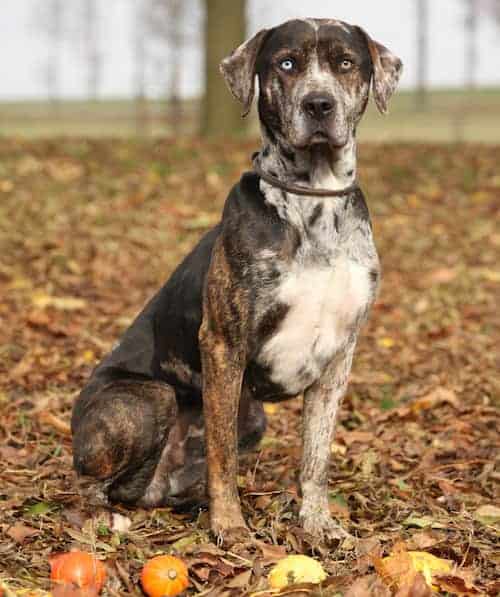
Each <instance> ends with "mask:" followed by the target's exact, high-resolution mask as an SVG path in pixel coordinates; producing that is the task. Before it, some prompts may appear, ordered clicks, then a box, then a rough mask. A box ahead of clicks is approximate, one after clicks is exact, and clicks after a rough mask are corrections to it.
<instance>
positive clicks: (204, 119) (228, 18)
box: [201, 0, 246, 136]
mask: <svg viewBox="0 0 500 597" xmlns="http://www.w3.org/2000/svg"><path fill="white" fill-rule="evenodd" d="M205 9H206V14H205V19H206V20H205V96H204V99H203V106H202V113H201V133H202V134H203V135H205V136H211V135H234V134H237V133H241V132H243V131H244V130H245V127H246V121H245V120H243V118H242V117H241V112H242V107H241V106H240V105H239V104H238V102H236V101H235V100H234V99H233V97H232V96H231V94H230V93H229V91H228V89H227V87H226V86H225V84H224V81H223V80H222V76H221V74H220V72H219V63H220V61H221V60H222V58H224V57H225V56H227V55H228V54H230V53H231V52H232V50H234V48H236V47H237V46H238V45H239V44H241V42H242V41H243V40H244V39H245V34H246V18H245V14H246V0H231V2H227V0H205Z"/></svg>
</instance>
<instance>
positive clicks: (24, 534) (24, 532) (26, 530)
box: [6, 522, 40, 543]
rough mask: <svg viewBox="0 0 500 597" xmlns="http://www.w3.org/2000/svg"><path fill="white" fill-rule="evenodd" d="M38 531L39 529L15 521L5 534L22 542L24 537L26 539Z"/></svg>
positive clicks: (17, 541)
mask: <svg viewBox="0 0 500 597" xmlns="http://www.w3.org/2000/svg"><path fill="white" fill-rule="evenodd" d="M39 533H40V530H39V529H34V528H33V527H29V526H26V525H25V524H23V523H22V522H17V523H16V524H15V525H14V526H12V527H10V529H9V530H8V531H7V532H6V534H7V535H8V536H9V537H10V538H11V539H14V541H15V542H16V543H24V541H25V539H28V538H29V537H34V536H35V535H38V534H39Z"/></svg>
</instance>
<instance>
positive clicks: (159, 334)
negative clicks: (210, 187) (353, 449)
mask: <svg viewBox="0 0 500 597" xmlns="http://www.w3.org/2000/svg"><path fill="white" fill-rule="evenodd" d="M401 70H402V63H401V60H400V59H399V58H398V57H396V56H395V55H394V54H393V53H392V52H390V51H389V50H388V49H387V48H386V47H384V46H383V45H381V44H379V43H377V42H376V41H374V40H372V39H371V38H370V36H369V35H368V34H367V33H366V32H365V31H364V30H363V29H361V28H360V27H357V26H353V25H349V24H347V23H344V22H341V21H337V20H330V19H304V20H292V21H288V22H286V23H284V24H281V25H279V26H277V27H273V28H272V29H264V30H262V31H259V32H258V33H257V34H256V35H254V36H253V37H252V38H251V39H249V40H248V41H246V42H245V43H243V44H242V45H240V46H239V47H238V48H237V49H236V50H234V52H233V53H232V54H231V55H230V56H228V57H227V58H225V59H224V60H223V61H222V63H221V71H222V74H223V76H224V78H225V80H226V82H227V84H228V86H229V89H230V91H231V93H232V94H233V95H234V97H235V98H236V99H237V100H238V101H240V102H241V103H242V104H243V112H244V114H246V113H248V111H249V110H250V107H251V104H252V100H253V96H254V88H255V79H256V78H258V82H259V96H258V112H259V117H260V125H261V132H262V147H261V149H260V151H259V152H258V153H257V154H255V156H254V161H253V170H252V171H250V172H247V173H244V174H243V176H242V178H241V180H240V181H239V182H238V183H237V184H236V185H235V186H234V187H233V188H232V190H231V192H230V194H229V196H228V198H227V200H226V203H225V206H224V210H223V214H222V218H221V221H220V223H219V224H218V225H217V226H215V228H213V229H212V230H211V231H209V232H208V233H207V234H206V235H205V236H204V237H203V238H202V239H201V240H200V242H199V243H198V245H197V246H196V247H195V248H194V249H193V251H192V252H191V253H190V254H189V255H188V256H187V257H186V258H185V259H184V261H183V262H182V263H181V264H180V265H179V266H178V267H177V269H176V270H175V271H174V273H173V274H172V276H171V277H170V279H169V280H168V281H167V282H166V284H165V285H164V286H163V287H162V288H161V290H160V291H159V292H158V293H157V294H156V296H154V297H153V298H152V299H151V301H150V302H149V303H148V304H147V305H146V307H145V308H144V310H143V311H142V312H141V313H140V314H139V316H138V317H137V319H136V320H135V321H134V322H133V323H132V325H131V326H130V328H129V329H128V330H127V331H126V332H125V334H124V336H123V337H122V339H121V341H120V343H119V344H118V346H117V347H115V348H114V349H113V350H112V351H111V353H110V354H109V355H108V356H106V357H105V358H104V360H103V361H102V362H101V363H100V364H99V365H98V366H97V368H96V369H95V370H94V372H93V374H92V376H91V378H90V380H89V382H88V384H87V385H86V387H84V389H83V390H82V392H81V394H80V396H79V397H78V399H77V401H76V403H75V405H74V409H73V415H72V432H73V453H74V466H75V469H76V471H77V473H78V474H79V475H80V476H82V478H83V479H87V478H90V479H92V480H94V481H96V482H98V483H101V485H102V487H103V489H104V491H105V495H106V499H108V500H110V501H118V502H122V503H126V504H131V505H139V506H143V507H154V506H160V505H166V504H172V505H181V504H183V503H186V502H194V503H196V501H197V500H203V498H204V496H205V495H207V493H208V497H209V504H210V521H211V528H212V530H213V532H214V533H215V534H216V535H217V536H219V537H223V536H224V535H225V534H226V533H229V532H230V530H231V529H235V528H246V524H245V521H244V519H243V516H242V513H241V507H240V503H239V497H238V489H237V483H236V476H237V467H238V453H239V451H242V450H245V449H251V448H252V447H254V446H256V445H257V444H258V442H259V440H260V439H261V437H262V435H263V433H264V431H265V427H266V419H265V414H264V411H263V402H265V401H280V400H285V399H287V398H291V397H294V396H298V395H300V394H303V397H304V406H303V454H302V462H301V471H300V486H301V494H302V504H301V508H300V513H299V516H300V520H301V523H302V525H303V528H304V530H305V531H306V532H307V533H309V534H310V535H312V536H313V537H314V538H315V539H316V540H318V541H328V540H330V539H338V538H339V537H342V536H343V534H344V531H343V529H342V528H341V527H340V525H339V524H338V523H337V522H335V521H334V520H333V519H332V518H331V516H330V513H329V507H328V493H327V490H328V468H329V456H330V446H331V443H332V440H333V436H334V429H335V420H336V417H337V414H338V410H339V405H340V403H341V400H342V397H343V395H344V393H345V391H346V386H347V382H348V375H349V371H350V369H351V363H352V359H353V353H354V348H355V344H356V338H357V335H358V332H359V330H360V327H361V325H362V323H363V322H364V321H365V320H366V318H367V315H368V312H369V309H370V306H371V305H372V303H373V301H374V299H375V296H376V293H377V288H378V285H379V279H380V265H379V259H378V256H377V251H376V249H375V245H374V241H373V237H372V229H371V223H370V218H369V213H368V209H367V206H366V202H365V199H364V196H363V193H362V192H361V190H360V188H359V186H358V185H357V182H356V128H357V126H358V123H359V122H360V120H361V117H362V115H363V113H364V111H365V108H366V105H367V102H368V97H369V92H370V87H371V88H372V91H373V96H374V100H375V103H376V105H377V107H378V109H379V110H380V111H381V112H382V113H385V112H386V110H387V103H388V101H389V98H390V96H391V95H392V94H393V92H394V90H395V88H396V85H397V83H398V79H399V76H400V74H401Z"/></svg>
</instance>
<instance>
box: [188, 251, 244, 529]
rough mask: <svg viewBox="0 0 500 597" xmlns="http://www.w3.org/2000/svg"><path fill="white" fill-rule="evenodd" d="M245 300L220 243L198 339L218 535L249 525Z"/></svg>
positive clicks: (210, 489)
mask: <svg viewBox="0 0 500 597" xmlns="http://www.w3.org/2000/svg"><path fill="white" fill-rule="evenodd" d="M246 311H247V308H246V301H245V296H244V292H243V290H242V288H241V286H240V285H239V284H237V283H236V282H235V281H234V280H233V278H232V273H231V269H230V267H229V265H228V261H227V258H226V255H225V252H224V248H223V244H222V242H221V241H219V242H218V243H217V244H216V246H215V247H214V251H213V254H212V260H211V264H210V269H209V272H208V274H207V280H206V284H205V292H204V298H203V322H202V325H201V329H200V333H199V340H200V353H201V363H202V374H203V414H204V419H205V442H206V449H207V469H208V494H209V497H210V524H211V528H212V531H213V532H214V533H215V535H216V536H217V537H218V538H224V534H225V533H227V531H228V530H229V529H233V528H238V527H246V525H245V521H244V520H243V516H242V513H241V507H240V502H239V497H238V487H237V481H236V479H237V473H238V406H239V402H240V394H241V385H242V380H243V372H244V368H245V347H246V331H245V330H246V317H245V314H246Z"/></svg>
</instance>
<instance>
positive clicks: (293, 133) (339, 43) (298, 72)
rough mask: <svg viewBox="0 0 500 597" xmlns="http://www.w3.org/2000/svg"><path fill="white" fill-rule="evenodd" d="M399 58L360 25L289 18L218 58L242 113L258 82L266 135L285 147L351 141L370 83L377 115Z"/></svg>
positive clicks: (395, 78) (397, 70) (338, 144)
mask: <svg viewBox="0 0 500 597" xmlns="http://www.w3.org/2000/svg"><path fill="white" fill-rule="evenodd" d="M401 70H402V63H401V60H400V59H399V58H397V57H396V56H395V55H394V54H392V52H390V51H389V50H388V49H387V48H385V47H384V46H382V45H381V44H379V43H377V42H374V41H373V40H372V39H371V38H370V37H369V36H368V35H367V34H366V33H365V32H364V31H363V30H362V29H361V28H359V27H355V26H352V25H348V24H347V23H343V22H341V21H336V20H330V19H306V20H294V21H288V22H286V23H284V24H282V25H280V26H279V27H275V28H273V29H269V30H266V29H264V30H262V31H259V32H258V33H257V34H256V35H255V36H254V37H253V38H251V39H250V40H248V41H247V42H245V43H244V44H242V45H241V46H239V47H238V48H237V49H236V50H235V51H234V52H233V53H232V54H231V55H230V56H229V57H227V58H225V59H224V60H223V61H222V63H221V71H222V73H223V74H224V77H225V79H226V81H227V83H228V86H229V89H230V90H231V92H232V93H233V95H234V96H235V97H236V98H237V99H238V100H240V101H241V102H242V103H243V104H244V106H245V113H248V111H249V109H250V106H251V103H252V99H253V94H254V80H255V76H256V75H257V76H258V79H259V90H260V93H259V115H260V118H261V121H262V123H263V126H264V127H265V129H266V131H267V133H268V135H269V136H270V137H271V138H273V137H274V138H275V139H276V140H278V142H280V143H281V144H282V145H283V144H284V145H285V146H288V147H289V148H291V149H307V148H308V147H311V146H312V145H314V144H320V143H328V144H329V145H330V146H331V147H337V148H338V147H343V146H344V145H346V144H347V143H348V142H349V141H350V139H351V138H352V136H353V134H354V131H355V129H356V125H357V124H358V122H359V120H360V119H361V116H362V115H363V112H364V110H365V108H366V104H367V101H368V95H369V89H370V81H372V85H373V92H374V98H375V102H376V104H377V106H378V108H379V110H380V111H381V112H385V111H386V110H387V102H388V100H389V98H390V96H391V95H392V93H393V91H394V89H395V88H396V85H397V82H398V80H399V76H400V74H401Z"/></svg>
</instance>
